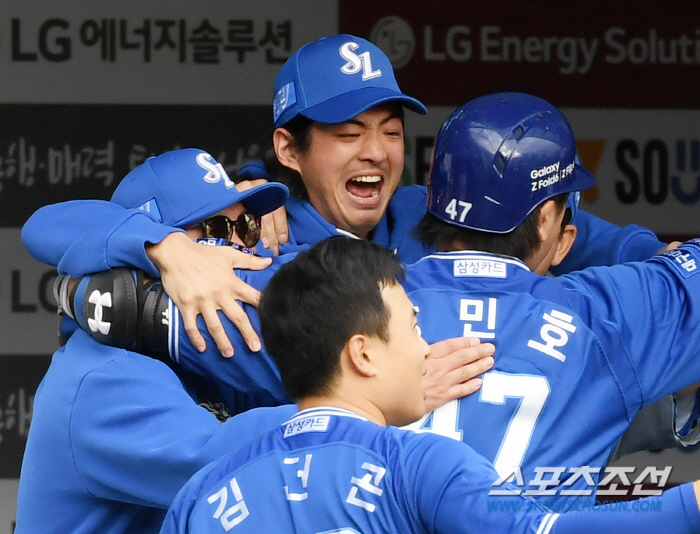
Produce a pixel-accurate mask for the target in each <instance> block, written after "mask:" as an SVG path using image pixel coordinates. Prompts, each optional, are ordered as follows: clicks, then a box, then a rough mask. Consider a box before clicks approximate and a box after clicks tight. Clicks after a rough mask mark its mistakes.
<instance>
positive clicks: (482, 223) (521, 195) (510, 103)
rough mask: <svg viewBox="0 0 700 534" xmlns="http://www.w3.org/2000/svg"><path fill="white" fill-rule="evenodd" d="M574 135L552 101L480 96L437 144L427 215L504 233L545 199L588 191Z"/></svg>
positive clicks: (453, 119)
mask: <svg viewBox="0 0 700 534" xmlns="http://www.w3.org/2000/svg"><path fill="white" fill-rule="evenodd" d="M575 157H576V144H575V142H574V134H573V132H572V131H571V127H570V126H569V123H568V122H567V120H566V119H565V118H564V115H562V113H561V112H560V111H559V110H558V109H557V108H555V107H554V106H552V105H551V104H550V103H548V102H546V101H544V100H542V99H541V98H537V97H535V96H531V95H526V94H522V93H497V94H494V95H488V96H483V97H480V98H476V99H475V100H472V101H471V102H469V103H467V104H465V105H464V106H462V107H461V108H459V109H458V110H457V111H455V112H454V113H453V114H452V115H451V116H450V118H449V119H447V121H446V122H445V124H443V126H442V128H441V129H440V132H439V133H438V138H437V141H436V143H435V150H434V158H433V162H432V166H431V170H430V185H429V187H428V199H427V208H428V212H429V213H431V214H433V215H434V216H435V217H437V218H438V219H441V220H443V221H445V222H448V223H450V224H454V225H457V226H461V227H464V228H471V229H474V230H482V231H485V232H494V233H506V232H510V231H512V230H514V229H515V228H516V227H517V226H518V225H519V224H520V223H522V222H523V221H524V220H525V218H526V217H527V216H528V214H529V213H530V212H531V211H532V210H533V209H534V208H535V207H537V206H538V205H539V204H541V203H542V202H544V201H545V200H547V199H549V198H552V197H555V196H557V195H559V194H562V193H570V192H575V191H581V190H583V189H588V188H589V187H591V186H592V185H593V182H594V180H593V176H592V175H591V174H590V173H589V172H588V171H586V170H585V169H584V168H583V167H581V165H579V164H578V163H576V162H575Z"/></svg>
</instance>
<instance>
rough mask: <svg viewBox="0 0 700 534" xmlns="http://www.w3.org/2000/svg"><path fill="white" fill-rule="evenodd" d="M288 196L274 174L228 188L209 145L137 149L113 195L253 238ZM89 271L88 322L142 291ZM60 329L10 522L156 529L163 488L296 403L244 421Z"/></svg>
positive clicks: (148, 364)
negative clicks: (259, 219) (140, 153)
mask: <svg viewBox="0 0 700 534" xmlns="http://www.w3.org/2000/svg"><path fill="white" fill-rule="evenodd" d="M286 197H287V189H286V187H284V186H283V185H281V184H267V185H264V186H260V187H256V188H252V189H248V190H247V191H243V192H241V191H238V190H237V189H236V187H235V186H234V184H233V182H232V181H231V180H230V178H229V177H228V176H227V174H226V172H225V171H224V169H223V167H222V166H221V165H220V164H218V163H217V161H216V160H215V159H214V158H212V157H211V156H210V155H209V154H207V153H206V152H204V151H202V150H197V149H183V150H177V151H174V152H170V153H166V154H163V155H160V156H158V157H154V158H149V159H148V160H146V162H145V163H143V164H142V165H140V166H139V167H137V168H136V169H134V170H133V171H132V172H131V173H129V174H128V175H127V176H126V177H125V178H124V180H122V182H121V183H120V184H119V186H118V187H117V189H116V190H115V192H114V195H113V197H112V202H113V203H115V205H117V204H119V205H121V206H124V207H128V208H135V209H137V210H143V213H146V212H148V213H150V216H151V217H156V218H158V219H160V220H162V221H163V222H164V223H165V224H167V225H171V226H174V227H178V228H182V229H183V230H185V231H186V232H187V233H189V234H190V236H191V238H196V237H199V238H202V237H204V233H205V232H206V233H211V232H214V231H215V228H220V227H222V226H223V227H225V228H227V229H228V230H229V232H228V233H229V238H230V239H231V240H233V241H235V242H237V243H238V244H239V245H241V246H243V245H244V244H245V243H246V242H247V243H248V244H249V245H251V244H253V241H254V240H255V234H256V232H257V231H258V230H259V228H258V227H257V224H256V218H255V216H259V215H262V214H265V213H268V212H270V211H271V210H274V209H276V208H278V207H279V206H280V205H282V203H283V202H284V201H285V199H286ZM105 204H108V203H105ZM91 222H92V223H93V224H95V225H98V224H99V221H98V220H95V221H91ZM198 246H199V245H198ZM202 248H208V247H202ZM278 261H282V260H278ZM121 272H122V275H124V274H125V275H126V276H127V277H130V276H131V274H130V273H129V272H128V271H126V270H122V271H121ZM92 282H93V284H92V285H91V286H90V287H89V288H87V291H88V295H87V296H86V300H87V301H90V302H92V306H93V307H94V309H95V313H94V314H93V315H91V316H90V324H91V326H92V327H93V328H95V329H96V330H100V331H105V332H106V331H108V330H109V329H110V328H111V327H112V323H111V322H110V321H111V320H112V319H113V317H112V316H111V315H109V310H110V307H111V306H113V305H118V304H119V302H118V299H121V298H133V299H138V300H139V301H141V300H142V299H143V301H147V300H150V299H151V296H150V295H149V294H148V293H147V291H145V290H144V291H142V292H140V293H136V292H134V293H131V294H124V293H119V292H117V291H114V286H113V283H112V279H110V280H108V282H109V283H107V284H101V280H100V279H99V277H94V278H93V280H92ZM102 282H104V280H102ZM154 305H156V304H155V303H154ZM103 312H104V313H103ZM123 319H124V320H131V321H134V322H135V320H136V318H135V317H134V316H131V317H127V318H123ZM157 319H158V320H162V319H164V318H163V317H160V316H159V317H157ZM70 330H74V332H70ZM88 330H89V326H88ZM63 331H64V334H66V335H67V337H68V341H67V343H66V345H65V346H63V347H62V348H61V349H59V350H58V351H57V352H56V353H55V354H54V355H53V358H52V360H51V365H50V367H49V369H48V371H47V373H46V375H45V377H44V379H43V380H42V382H41V385H40V386H39V389H38V391H37V393H36V397H35V399H34V408H33V416H32V424H31V429H30V432H29V436H28V439H27V446H26V450H25V454H24V459H23V463H22V470H21V475H20V482H19V493H18V500H17V526H16V530H15V532H16V533H17V534H36V533H39V532H41V533H49V534H50V533H66V532H83V533H95V534H105V533H107V534H123V533H134V534H135V533H139V534H148V533H156V532H158V531H159V529H160V526H161V523H162V521H163V518H164V517H165V512H166V509H167V507H168V506H169V505H170V502H171V501H172V499H173V497H174V496H175V494H176V493H177V491H178V490H179V489H180V488H181V487H182V485H184V483H185V482H186V481H187V480H188V479H189V478H190V477H191V476H192V475H193V474H194V473H195V472H196V471H197V470H198V469H200V468H201V467H203V466H205V465H206V464H208V463H209V462H211V461H213V460H214V459H216V458H219V457H220V456H222V455H223V454H224V453H226V452H228V451H231V448H232V447H235V446H236V445H237V444H243V443H244V442H245V441H246V440H248V439H250V438H252V437H254V436H256V435H257V434H258V433H259V432H260V430H261V429H263V428H265V427H267V428H274V427H276V426H277V425H279V424H280V423H281V422H283V421H284V420H285V419H286V418H288V417H290V415H291V414H293V413H294V409H293V407H291V406H289V407H281V408H275V409H269V410H266V409H263V410H261V411H260V412H256V414H255V415H256V418H255V422H254V423H252V424H251V422H250V420H249V417H250V416H249V415H247V414H244V415H242V416H240V417H234V418H232V419H229V420H227V421H226V422H225V423H223V424H222V423H221V421H220V420H218V419H217V417H214V415H212V413H210V410H211V411H215V410H214V408H215V405H212V404H210V410H208V409H205V408H204V407H202V406H200V405H198V401H201V400H202V395H203V394H206V400H208V401H212V402H215V401H218V400H219V399H217V398H215V395H216V389H215V388H211V387H210V384H208V383H207V382H206V381H204V380H203V379H202V378H200V377H195V376H193V375H192V374H188V373H186V372H182V371H180V370H177V369H176V368H175V367H173V366H172V365H167V364H165V363H163V362H161V361H157V360H155V359H153V358H150V357H146V356H144V355H142V354H139V353H137V352H134V351H126V350H122V349H117V348H114V347H110V346H107V345H103V344H100V343H97V342H96V341H95V340H94V339H92V338H91V337H90V336H89V335H88V334H86V333H85V332H84V331H82V330H81V329H79V328H77V327H76V324H75V321H73V320H71V319H70V318H69V317H65V318H64V320H63ZM69 334H72V335H69ZM251 415H252V414H251Z"/></svg>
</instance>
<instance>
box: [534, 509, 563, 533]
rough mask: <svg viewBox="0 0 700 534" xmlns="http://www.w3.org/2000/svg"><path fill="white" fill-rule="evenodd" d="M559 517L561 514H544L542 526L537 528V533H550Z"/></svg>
mask: <svg viewBox="0 0 700 534" xmlns="http://www.w3.org/2000/svg"><path fill="white" fill-rule="evenodd" d="M558 517H559V514H547V515H546V516H544V518H543V519H542V522H541V523H540V528H538V529H537V532H536V534H549V531H550V530H552V526H553V525H554V522H555V521H556V520H557V518H558Z"/></svg>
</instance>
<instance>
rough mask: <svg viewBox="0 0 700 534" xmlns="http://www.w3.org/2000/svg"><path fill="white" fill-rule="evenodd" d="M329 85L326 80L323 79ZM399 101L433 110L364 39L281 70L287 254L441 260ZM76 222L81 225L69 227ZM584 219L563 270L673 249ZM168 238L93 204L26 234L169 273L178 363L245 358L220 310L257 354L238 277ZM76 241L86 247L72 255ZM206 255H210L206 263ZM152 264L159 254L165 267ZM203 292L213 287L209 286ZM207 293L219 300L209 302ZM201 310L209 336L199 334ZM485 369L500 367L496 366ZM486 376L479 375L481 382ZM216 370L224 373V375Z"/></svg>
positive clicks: (320, 48)
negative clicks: (429, 233) (421, 234)
mask: <svg viewBox="0 0 700 534" xmlns="http://www.w3.org/2000/svg"><path fill="white" fill-rule="evenodd" d="M355 57H357V58H369V59H355ZM349 58H352V59H349ZM370 64H371V67H369V65H370ZM365 71H367V72H365ZM369 72H371V73H372V75H371V76H370V75H369V74H368V73H369ZM378 72H381V74H377V73H378ZM319 79H323V80H324V82H323V83H318V81H317V80H319ZM399 104H405V105H407V106H409V107H410V109H412V110H414V111H418V112H424V110H425V109H424V107H423V106H422V104H420V103H419V102H417V101H415V100H414V99H411V98H410V97H408V96H406V95H404V94H403V93H402V92H401V91H400V89H399V87H398V85H396V82H395V80H394V77H393V71H392V68H391V64H390V62H389V61H388V59H387V58H386V56H385V55H384V54H383V53H382V52H381V51H380V50H379V49H378V48H376V47H375V46H374V45H372V44H371V43H369V42H367V41H365V40H363V39H360V38H357V37H354V36H349V35H338V36H334V37H331V38H325V39H319V40H317V41H314V42H313V43H309V44H308V45H305V46H304V47H302V48H301V49H300V50H299V51H298V52H297V53H295V54H294V55H293V56H292V57H291V58H290V60H289V61H288V62H287V64H285V66H284V67H283V68H282V69H281V71H280V73H279V76H278V78H277V80H276V83H275V97H274V105H273V112H274V120H275V126H276V127H277V128H276V130H275V133H274V136H273V141H274V147H275V154H276V159H277V161H278V162H279V165H280V166H281V168H283V169H286V170H287V171H288V172H286V175H287V176H286V178H284V179H285V181H286V183H288V184H289V185H290V187H291V188H292V192H293V193H294V194H295V195H296V196H295V197H294V198H290V199H289V200H288V201H287V203H286V204H285V206H286V209H287V212H288V215H289V234H288V244H287V245H286V246H284V247H282V250H283V251H293V250H299V249H303V248H305V247H307V246H309V245H310V244H313V243H315V242H317V241H319V240H320V239H323V238H325V237H328V236H331V235H337V233H338V232H350V233H352V234H353V235H356V236H359V237H368V238H370V239H372V240H373V241H374V242H377V243H379V244H381V245H383V246H386V247H388V248H390V249H392V250H396V251H397V254H398V255H399V257H400V258H401V259H403V260H404V261H409V262H410V261H414V260H416V259H418V258H419V257H422V256H423V255H425V254H426V253H428V252H430V249H428V248H426V247H425V246H424V245H423V244H421V243H420V242H419V241H417V240H416V239H415V238H414V235H413V230H414V228H415V226H416V224H417V223H418V221H419V220H420V218H421V217H422V215H423V214H424V213H425V194H426V193H425V188H422V187H420V186H411V187H404V188H401V189H399V190H398V191H397V192H396V193H395V194H394V195H393V196H392V195H391V193H393V191H394V189H395V188H396V186H397V185H398V181H399V177H400V174H401V170H402V168H403V123H402V120H401V116H402V111H403V110H402V107H401V105H399ZM361 115H364V117H361ZM375 119H376V120H375ZM390 197H391V200H389V198H390ZM95 219H97V220H99V221H100V225H99V227H97V228H91V232H90V235H89V236H87V237H85V238H81V233H82V232H83V231H84V221H85V220H95ZM66 222H70V223H72V227H70V226H69V227H66ZM573 222H574V223H575V224H576V226H577V228H578V229H579V234H578V236H577V237H576V239H575V241H574V245H573V250H572V253H571V254H569V258H568V259H567V260H566V265H564V263H565V262H562V265H561V266H560V270H559V271H557V272H561V269H563V267H566V268H567V269H572V270H575V269H579V268H581V267H583V266H585V265H587V264H590V265H598V264H613V263H619V262H622V261H631V260H638V259H644V258H648V257H650V256H652V255H653V254H655V253H656V252H658V251H659V250H660V249H662V248H663V247H664V244H663V243H661V242H659V241H658V239H657V238H656V237H655V236H654V235H653V233H651V232H649V231H648V230H644V229H641V228H640V227H637V226H634V225H631V226H629V227H626V228H623V229H620V228H617V227H615V226H614V225H610V224H608V223H605V222H604V221H601V220H600V219H597V218H595V217H593V216H591V215H590V214H586V213H585V212H583V211H582V210H578V212H577V214H576V216H575V218H574V219H573ZM61 223H63V224H61ZM56 227H61V228H63V229H64V230H63V231H61V232H59V233H60V235H61V236H62V237H65V238H66V239H62V240H58V241H57V240H56V239H55V232H54V231H53V229H54V228H56ZM168 232H175V229H172V228H170V229H169V228H167V227H165V226H164V225H162V224H159V223H157V222H154V221H152V220H150V219H148V218H147V217H143V216H138V215H136V216H134V215H132V214H130V213H129V212H121V213H118V214H115V213H113V211H109V212H107V211H105V210H101V207H100V203H98V202H95V201H92V202H89V201H82V202H73V203H70V204H58V205H54V206H48V207H46V208H43V209H42V210H39V211H38V212H37V213H36V214H35V215H33V216H32V217H31V218H30V219H29V221H27V224H26V225H25V227H24V229H23V233H22V236H23V241H24V243H25V245H26V246H27V248H28V249H29V250H30V252H32V254H33V255H34V257H36V258H37V259H39V260H41V261H44V262H46V263H50V264H58V267H59V270H60V271H61V272H67V273H70V274H72V275H73V276H82V275H84V274H86V273H91V272H96V271H102V270H105V269H108V268H110V267H114V266H126V265H132V266H134V267H138V268H141V269H144V270H145V271H146V272H147V273H148V274H149V275H151V276H157V275H158V270H159V269H160V270H161V273H162V275H163V283H164V286H165V288H166V289H167V290H168V294H169V295H171V296H172V298H173V300H174V301H175V303H176V304H177V308H178V309H179V310H180V312H181V317H182V322H183V324H182V330H179V333H180V335H184V334H187V335H188V337H189V338H190V339H191V340H192V343H191V345H192V346H193V347H194V349H193V351H192V352H194V354H193V356H195V357H193V358H189V357H188V355H187V354H188V353H189V348H190V347H189V346H190V343H186V342H185V343H182V342H179V341H177V343H178V344H179V346H180V349H178V350H177V352H178V354H179V356H175V358H176V360H178V361H180V362H181V363H182V364H183V365H185V366H187V365H189V364H188V360H190V359H191V360H192V365H193V366H195V371H197V372H205V373H206V372H207V371H206V370H205V371H202V370H201V369H202V366H203V365H204V367H205V368H206V367H207V366H206V365H205V364H204V363H203V360H201V359H198V358H196V356H197V352H199V351H201V350H202V349H203V348H204V347H213V345H214V342H215V343H216V345H217V346H218V347H219V349H220V350H221V351H222V352H223V353H224V354H226V355H230V354H232V353H233V348H234V347H236V351H237V352H239V353H242V352H243V351H244V349H243V348H239V346H240V340H241V337H240V336H238V334H237V333H231V330H230V329H227V328H222V326H221V322H220V320H219V315H218V314H217V310H223V311H224V313H225V314H226V315H228V316H229V317H230V318H231V319H232V320H233V322H234V324H235V325H236V326H237V327H238V328H241V325H246V326H245V327H244V328H242V330H241V334H242V339H243V340H244V341H246V345H247V346H248V347H250V348H251V349H252V350H256V348H257V347H255V346H254V344H253V343H251V341H250V340H251V339H257V336H256V334H255V328H254V327H253V326H252V325H251V324H250V323H249V322H248V321H247V320H244V319H243V317H242V316H243V315H244V314H242V312H241V311H240V307H238V304H236V302H235V299H234V297H235V294H234V296H231V291H230V287H231V286H230V284H231V283H232V280H236V281H238V279H236V278H235V277H234V275H233V274H232V273H231V272H230V271H231V270H230V268H228V266H227V265H225V264H224V265H222V262H220V261H219V262H217V263H215V264H213V263H211V262H212V257H213V255H212V252H211V251H210V250H206V251H204V250H202V249H203V247H199V248H194V249H193V248H192V247H193V245H192V244H191V242H189V241H188V240H186V239H184V238H181V237H182V236H179V235H177V234H176V235H174V236H172V237H168V239H165V240H164V239H163V236H167V235H168ZM74 242H78V243H80V246H73V247H71V246H70V245H71V244H72V243H74ZM151 244H155V245H154V246H151ZM203 254H207V255H208V256H207V257H206V258H200V256H201V255H203ZM150 256H154V257H155V259H156V260H157V261H156V263H157V267H158V268H157V267H156V265H155V264H154V263H153V262H152V261H151V260H150ZM209 265H213V267H212V268H209ZM214 267H216V268H214ZM202 286H205V287H206V289H202V290H200V289H198V288H200V287H202ZM251 289H252V288H251ZM198 295H199V296H201V295H213V296H212V297H210V300H207V298H205V297H202V298H198ZM248 295H249V298H248V299H247V300H246V299H243V300H246V302H249V303H254V301H255V298H254V293H249V294H248ZM198 311H201V313H202V319H203V320H204V323H206V325H207V326H208V327H209V332H205V331H203V330H202V329H201V328H198V327H197V321H196V317H197V312H198ZM200 325H201V321H200ZM183 330H184V332H183ZM227 332H229V335H228V336H227V335H226V333H227ZM171 345H172V343H171ZM171 355H172V353H171ZM213 365H218V363H216V362H214V363H213ZM478 365H479V366H484V365H490V360H487V361H486V362H484V361H482V362H480V363H479V364H478ZM479 371H480V369H474V372H472V373H471V376H474V374H475V372H479ZM211 374H212V375H214V376H217V375H219V370H218V369H217V370H215V371H212V372H211ZM478 385H479V381H478V380H475V381H467V382H465V384H464V390H463V391H462V394H465V393H467V392H468V391H470V390H471V391H473V390H474V389H476V388H477V387H478ZM665 407H666V412H671V417H670V418H669V419H671V418H672V417H673V412H674V411H675V406H674V404H673V402H672V400H671V399H669V400H668V402H666V404H665ZM669 430H672V429H669ZM666 434H667V435H668V436H670V438H669V439H667V440H666V441H665V443H664V445H666V446H667V445H668V442H669V441H673V440H674V439H675V437H676V434H675V433H674V432H671V431H669V432H667V433H666ZM630 450H633V448H632V449H630Z"/></svg>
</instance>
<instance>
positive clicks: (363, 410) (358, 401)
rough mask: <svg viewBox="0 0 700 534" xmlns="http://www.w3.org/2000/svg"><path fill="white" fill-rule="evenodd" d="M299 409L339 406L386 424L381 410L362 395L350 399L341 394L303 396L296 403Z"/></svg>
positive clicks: (383, 424) (379, 423) (374, 421)
mask: <svg viewBox="0 0 700 534" xmlns="http://www.w3.org/2000/svg"><path fill="white" fill-rule="evenodd" d="M297 406H298V407H299V411H302V410H307V409H309V408H318V407H321V406H332V407H333V408H341V409H343V410H348V411H350V412H353V413H356V414H357V415H361V416H362V417H364V418H366V419H368V420H369V421H372V422H373V423H377V424H378V425H381V426H386V419H385V417H384V414H383V413H382V412H381V410H380V409H379V408H378V407H377V406H376V405H375V404H374V403H372V402H369V401H368V400H367V399H363V398H362V397H355V398H353V399H352V400H348V399H345V398H343V397H342V396H341V395H333V394H331V395H318V396H312V397H305V398H303V399H300V400H299V402H298V403H297Z"/></svg>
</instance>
